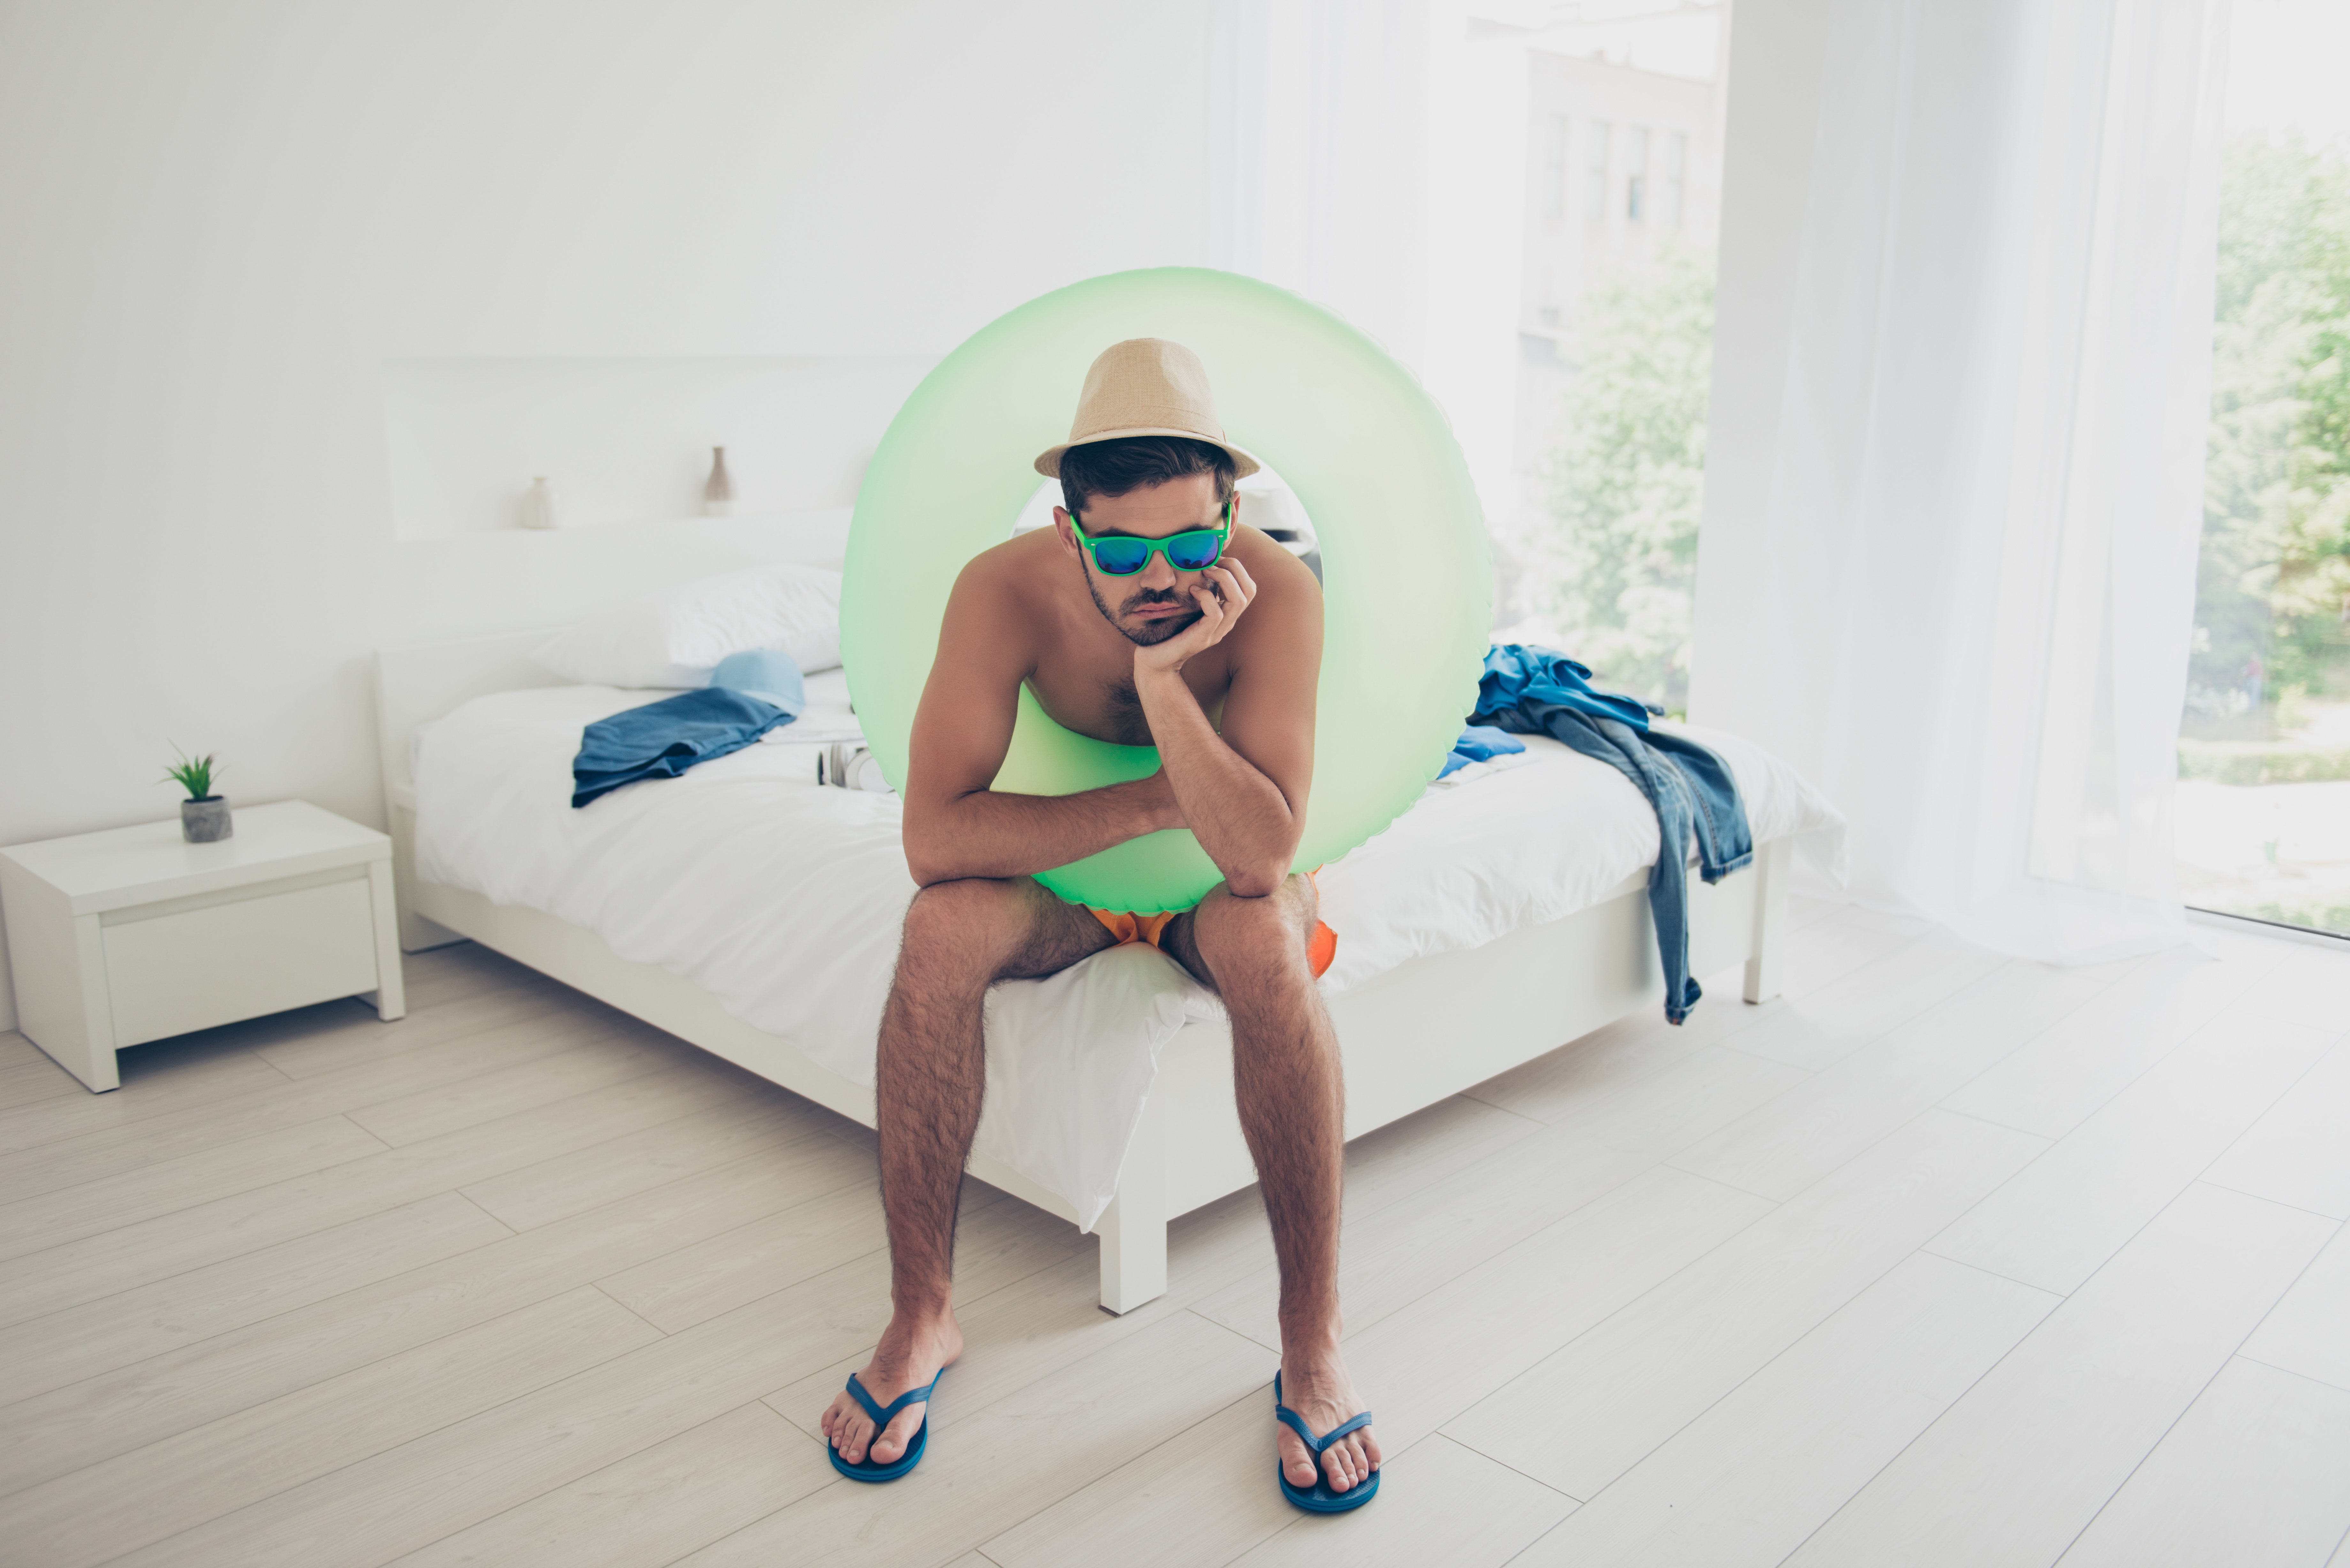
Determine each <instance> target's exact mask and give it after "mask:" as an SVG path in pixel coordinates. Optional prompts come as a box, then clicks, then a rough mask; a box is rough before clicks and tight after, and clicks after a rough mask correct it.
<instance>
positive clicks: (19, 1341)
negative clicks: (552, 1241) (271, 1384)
mask: <svg viewBox="0 0 2350 1568" xmlns="http://www.w3.org/2000/svg"><path fill="white" fill-rule="evenodd" d="M512 1233H513V1232H511V1231H508V1230H507V1229H506V1227H504V1225H501V1224H499V1223H498V1222H497V1221H496V1220H494V1219H492V1218H491V1217H490V1216H489V1215H487V1214H484V1213H483V1212H482V1210H480V1209H478V1208H476V1207H475V1206H474V1205H473V1204H471V1203H468V1202H467V1201H465V1199H463V1198H461V1197H459V1196H458V1195H457V1194H455V1193H453V1192H442V1193H438V1194H435V1195H434V1196H432V1197H431V1198H421V1199H417V1200H416V1201H415V1202H413V1203H409V1204H403V1205H401V1206H400V1208H398V1209H388V1210H384V1211H383V1212H382V1213H380V1214H369V1215H367V1216H365V1217H364V1218H361V1219H359V1220H352V1221H351V1222H350V1223H348V1224H347V1225H338V1226H335V1227H333V1228H332V1229H330V1230H327V1231H319V1232H317V1234H315V1235H310V1236H300V1237H296V1239H295V1240H293V1241H284V1242H280V1243H279V1244H278V1245H276V1246H275V1247H265V1248H264V1249H262V1250H261V1251H258V1252H248V1253H245V1254H244V1256H242V1257H236V1258H231V1259H228V1260H227V1261H225V1262H219V1263H215V1264H213V1265H212V1266H211V1267H210V1268H204V1269H194V1270H191V1271H190V1272H187V1273H184V1274H175V1275H173V1276H172V1278H170V1279H168V1280H160V1281H158V1282H155V1283H153V1284H151V1285H144V1286H141V1287H140V1288H139V1289H137V1290H131V1291H124V1292H122V1293H120V1294H118V1295H111V1296H107V1297H104V1298H102V1299H100V1300H99V1301H95V1302H86V1303H82V1304H81V1305H79V1306H77V1307H73V1308H70V1309H68V1311H65V1312H62V1313H52V1314H49V1315H48V1316H47V1317H36V1318H33V1319H31V1320H29V1321H27V1322H25V1323H20V1324H13V1325H11V1326H10V1327H8V1328H5V1329H0V1490H13V1489H11V1488H10V1487H9V1485H8V1483H7V1480H6V1479H5V1478H7V1477H8V1476H10V1475H11V1474H13V1473H16V1471H15V1469H14V1466H15V1464H16V1463H17V1462H18V1461H19V1460H20V1459H23V1458H24V1456H20V1455H17V1454H16V1452H15V1448H16V1437H17V1434H19V1433H22V1432H26V1431H29V1430H31V1429H32V1428H31V1426H30V1425H29V1424H28V1422H27V1420H26V1412H25V1411H24V1410H22V1409H11V1408H8V1407H9V1406H11V1405H13V1404H15V1403H16V1402H17V1401H21V1400H25V1399H29V1398H31V1397H34V1396H35V1395H37V1394H42V1393H46V1392H47V1391H48V1390H50V1389H55V1388H62V1387H66V1386H68V1385H71V1384H74V1383H78V1382H80V1381H82V1380H83V1379H84V1378H88V1377H95V1376H99V1374H101V1373H104V1372H108V1371H110V1370H112V1369H113V1368H116V1367H119V1366H130V1364H132V1363H134V1362H139V1361H144V1360H146V1359H147V1358H148V1357H150V1356H154V1355H162V1354H164V1353H165V1352H167V1351H170V1350H172V1349H173V1348H175V1347H177V1346H179V1345H191V1344H194V1343H197V1342H199V1341H202V1340H205V1339H210V1338H212V1337H213V1335H215V1334H226V1333H227V1332H229V1331H230V1330H232V1329H234V1328H240V1327H242V1326H244V1324H250V1323H258V1322H260V1321H262V1320H264V1319H265V1318H271V1317H275V1316H276V1315H278V1314H281V1313H286V1312H291V1311H293V1310H295V1309H296V1308H297V1307H300V1306H303V1305H306V1304H307V1303H312V1302H317V1301H324V1300H326V1299H328V1297H331V1296H336V1295H340V1294H342V1293H344V1292H347V1291H351V1290H356V1289H358V1288H359V1287H360V1286H363V1285H367V1284H371V1283H373V1282H375V1281H378V1280H381V1279H388V1278H390V1277H392V1276H395V1275H398V1274H403V1273H406V1272H408V1271H410V1270H411V1269H415V1268H420V1267H422V1266H423V1265H425V1264H427V1263H432V1262H438V1261H439V1260H441V1259H443V1258H449V1257H453V1256H455V1255H457V1254H458V1253H461V1252H470V1251H473V1249H474V1248H476V1247H482V1246H486V1245H487V1244H489V1243H490V1242H492V1241H497V1240H499V1239H501V1238H503V1237H505V1236H508V1235H511V1234H512ZM34 1445H35V1447H36V1448H38V1449H43V1450H45V1452H44V1455H43V1459H44V1462H55V1459H56V1457H57V1456H56V1451H55V1448H54V1444H53V1442H52V1441H51V1440H50V1439H48V1438H36V1439H34ZM19 1484H21V1483H19Z"/></svg>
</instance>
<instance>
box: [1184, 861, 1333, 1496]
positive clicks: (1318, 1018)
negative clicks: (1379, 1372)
mask: <svg viewBox="0 0 2350 1568" xmlns="http://www.w3.org/2000/svg"><path fill="white" fill-rule="evenodd" d="M1314 922H1315V892H1314V885H1313V883H1312V882H1310V881H1308V880H1307V879H1306V878H1305V877H1290V878H1289V880H1288V881H1287V882H1285V883H1284V884H1283V886H1282V887H1281V888H1279V889H1278V890H1277V891H1275V892H1274V894H1273V895H1272V896H1270V897H1268V898H1239V897H1236V896H1234V895H1233V894H1232V893H1231V892H1230V891H1228V890H1227V889H1225V888H1221V887H1220V888H1216V889H1215V890H1214V891H1213V892H1211V893H1210V894H1209V895H1208V897H1207V898H1204V899H1202V900H1201V903H1200V905H1199V907H1198V908H1197V909H1192V910H1191V911H1189V912H1188V913H1186V914H1184V915H1182V916H1180V917H1178V918H1177V919H1174V920H1172V921H1170V922H1169V925H1168V930H1167V935H1166V940H1165V942H1164V946H1165V948H1166V949H1167V950H1169V951H1170V952H1172V953H1173V954H1174V956H1175V958H1176V959H1177V960H1178V961H1180V962H1181V963H1182V964H1183V966H1184V967H1185V968H1187V969H1189V970H1190V971H1191V972H1192V973H1193V974H1195V975H1198V976H1199V977H1200V979H1201V981H1204V982H1206V983H1207V984H1209V985H1211V986H1213V987H1214V988H1215V990H1216V992H1217V994H1218V995H1220V996H1221V997H1222V999H1223V1002H1224V1010H1225V1011H1226V1012H1229V1013H1230V1014H1231V1015H1232V1094H1233V1098H1234V1099H1235V1100H1236V1101H1237V1102H1238V1105H1239V1109H1240V1118H1241V1131H1242V1133H1243V1135H1244V1136H1245V1137H1247V1139H1248V1146H1249V1153H1250V1154H1251V1156H1253V1158H1255V1160H1256V1171H1257V1180H1258V1184H1259V1188H1260V1190H1262V1191H1263V1195H1264V1210H1265V1216H1266V1219H1267V1220H1269V1221H1270V1222H1271V1224H1272V1228H1273V1249H1274V1258H1275V1259H1276V1260H1277V1261H1278V1262H1279V1263H1280V1266H1281V1369H1282V1394H1283V1398H1284V1402H1285V1403H1286V1404H1287V1405H1288V1406H1289V1407H1290V1408H1291V1409H1293V1410H1295V1411H1296V1412H1297V1413H1298V1414H1299V1415H1300V1416H1302V1417H1305V1421H1306V1423H1307V1424H1308V1425H1309V1426H1311V1427H1313V1428H1314V1429H1315V1431H1317V1432H1326V1431H1328V1430H1329V1429H1330V1428H1333V1427H1336V1426H1338V1425H1339V1424H1341V1423H1342V1422H1344V1421H1345V1420H1347V1418H1348V1417H1351V1416H1354V1415H1356V1414H1357V1413H1358V1412H1359V1411H1360V1410H1361V1409H1362V1408H1363V1407H1362V1403H1361V1402H1360V1401H1359V1400H1357V1398H1356V1397H1355V1389H1354V1385H1353V1383H1352V1382H1351V1381H1350V1380H1349V1379H1348V1378H1347V1367H1346V1361H1345V1358H1344V1357H1343V1356H1342V1355H1340V1354H1339V1350H1338V1336H1339V1334H1340V1331H1341V1324H1340V1318H1339V1314H1338V1216H1339V1200H1340V1197H1341V1193H1342V1190H1343V1186H1344V1180H1345V1161H1346V1093H1345V1086H1344V1082H1343V1079H1342V1075H1341V1072H1340V1064H1339V1058H1338V1037H1337V1033H1336V1031H1335V1030H1334V1029H1333V1028H1332V1027H1331V1024H1330V1013H1329V1010H1328V1009H1327V1008H1326V1007H1325V1006H1324V1005H1323V1003H1322V993H1321V992H1320V991H1319V990H1318V989H1317V988H1316V987H1315V982H1314V974H1313V971H1312V969H1311V968H1310V967H1309V965H1308V963H1307V961H1306V942H1307V939H1308V937H1309V935H1310V933H1311V932H1312V931H1313V929H1314ZM1277 1435H1278V1438H1279V1440H1280V1447H1281V1457H1282V1464H1283V1467H1284V1469H1285V1471H1286V1472H1287V1474H1288V1476H1289V1480H1290V1481H1291V1483H1292V1484H1293V1485H1296V1486H1310V1485H1312V1484H1313V1481H1314V1461H1313V1459H1312V1458H1311V1457H1309V1456H1308V1454H1307V1453H1306V1451H1305V1444H1304V1443H1303V1442H1301V1441H1300V1440H1299V1439H1298V1438H1297V1436H1296V1434H1295V1433H1293V1432H1292V1431H1290V1429H1289V1428H1287V1427H1282V1428H1279V1430H1278V1434H1277ZM1379 1461H1380V1450H1379V1445H1378V1438H1377V1437H1376V1436H1375V1435H1374V1434H1373V1432H1372V1429H1371V1428H1367V1427H1366V1428H1363V1429H1361V1430H1360V1431H1357V1432H1356V1433H1354V1434H1352V1435H1350V1436H1348V1437H1347V1438H1342V1439H1340V1440H1339V1441H1338V1442H1336V1443H1333V1444H1331V1445H1330V1447H1329V1448H1328V1449H1325V1450H1324V1451H1323V1465H1322V1468H1323V1472H1324V1474H1325V1475H1326V1477H1327V1478H1328V1480H1329V1483H1330V1486H1331V1489H1332V1490H1336V1491H1345V1490H1348V1489H1350V1488H1352V1487H1354V1486H1356V1485H1357V1484H1359V1483H1360V1482H1361V1481H1363V1480H1365V1479H1366V1478H1367V1477H1368V1476H1369V1475H1370V1473H1371V1472H1372V1471H1373V1470H1375V1469H1378V1465H1379Z"/></svg>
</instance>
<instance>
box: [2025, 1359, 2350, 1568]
mask: <svg viewBox="0 0 2350 1568" xmlns="http://www.w3.org/2000/svg"><path fill="white" fill-rule="evenodd" d="M2345 1531H2350V1392H2345V1390H2343V1389H2340V1388H2335V1387H2333V1386H2329V1385H2327V1384H2324V1383H2317V1382H2314V1381H2312V1380H2311V1379H2309V1378H2306V1377H2296V1376H2293V1374H2292V1373H2290V1372H2280V1371H2278V1370H2277V1369H2276V1368H2275V1367H2272V1366H2262V1365H2261V1364H2260V1363H2259V1362H2256V1361H2244V1360H2241V1359H2239V1360H2235V1361H2231V1362H2230V1363H2229V1364H2228V1365H2227V1366H2225V1367H2223V1368H2221V1369H2220V1376H2217V1377H2215V1378H2213V1379H2212V1380H2211V1386H2210V1387H2208V1388H2206V1389H2204V1390H2203V1392H2202V1394H2201V1396H2200V1397H2198V1398H2197V1399H2196V1401H2195V1403H2194V1404H2192V1405H2190V1406H2189V1407H2188V1409H2187V1414H2185V1415H2184V1416H2181V1417H2179V1418H2178V1425H2177V1426H2175V1427H2173V1428H2170V1430H2169V1432H2168V1433H2167V1434H2166V1435H2165V1436H2164V1438H2163V1439H2162V1441H2161V1442H2160V1443H2159V1444H2158V1445H2157V1446H2156V1448H2155V1450H2154V1452H2153V1453H2152V1454H2150V1455H2148V1456H2147V1460H2146V1463H2144V1464H2143V1465H2140V1466H2139V1467H2138V1469H2137V1474H2135V1475H2133V1476H2131V1477H2130V1479H2129V1481H2128V1484H2126V1485H2125V1486H2124V1487H2123V1488H2122V1490H2120V1491H2119V1492H2118V1493H2117V1494H2116V1496H2115V1498H2114V1500H2113V1501H2111V1502H2109V1503H2107V1504H2106V1508H2105V1511H2104V1512H2102V1513H2100V1514H2098V1515H2097V1517H2096V1519H2095V1521H2094V1522H2093V1523H2091V1524H2090V1526H2089V1528H2088V1529H2087V1530H2085V1531H2083V1532H2081V1538H2080V1539H2079V1540H2078V1541H2076V1542H2074V1543H2073V1549H2072V1550H2071V1551H2069V1552H2065V1553H2064V1557H2063V1558H2062V1559H2061V1560H2060V1561H2061V1562H2062V1563H2064V1568H2323V1565H2324V1562H2325V1560H2326V1559H2327V1558H2328V1557H2330V1556H2332V1555H2333V1553H2334V1543H2335V1542H2338V1541H2340V1540H2341V1539H2342V1537H2343V1533H2344V1532H2345Z"/></svg>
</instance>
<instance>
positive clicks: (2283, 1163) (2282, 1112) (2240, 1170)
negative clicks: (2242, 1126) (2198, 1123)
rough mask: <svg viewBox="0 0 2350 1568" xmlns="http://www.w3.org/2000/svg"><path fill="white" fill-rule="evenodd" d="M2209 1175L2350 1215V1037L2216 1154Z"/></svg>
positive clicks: (2279, 1199)
mask: <svg viewBox="0 0 2350 1568" xmlns="http://www.w3.org/2000/svg"><path fill="white" fill-rule="evenodd" d="M2204 1179H2206V1180H2208V1181H2210V1182H2211V1183H2212V1184H2213V1185H2214V1186H2218V1187H2229V1188H2233V1189H2235V1190H2237V1191H2238V1192H2249V1193H2251V1195H2252V1196H2253V1197H2255V1198H2266V1199H2270V1200H2271V1201H2272V1202H2276V1203H2290V1204H2292V1205H2293V1207H2294V1208H2296V1209H2307V1210H2311V1211H2313V1212H2314V1213H2318V1214H2330V1215H2332V1216H2333V1217H2334V1219H2336V1220H2350V1037H2345V1038H2344V1039H2342V1040H2340V1041H2337V1042H2336V1043H2335V1044H2334V1048H2333V1049H2332V1050H2330V1051H2328V1052H2327V1053H2326V1054H2325V1055H2324V1056H2323V1057H2321V1058H2320V1059H2319V1061H2318V1063H2317V1064H2316V1065H2315V1066H2314V1067H2312V1068H2311V1069H2310V1070H2309V1072H2308V1073H2307V1074H2306V1075H2304V1076H2303V1078H2302V1080H2301V1081H2300V1082H2299V1083H2297V1084H2295V1085H2293V1087H2292V1088H2290V1089H2288V1090H2286V1091H2285V1093H2284V1096H2283V1097H2282V1099H2280V1100H2278V1101H2277V1103H2276V1104H2275V1105H2274V1106H2271V1107H2270V1108H2269V1110H2268V1112H2267V1113H2266V1114H2265V1115H2263V1116H2262V1117H2261V1119H2260V1120H2259V1121H2257V1122H2254V1123H2253V1124H2252V1126H2251V1128H2250V1130H2248V1131H2247V1132H2246V1133H2245V1134H2244V1136H2243V1137H2240V1138H2238V1139H2237V1140H2236V1141H2235V1143H2233V1144H2232V1145H2230V1147H2229V1149H2228V1152H2227V1153H2225V1154H2223V1155H2221V1156H2220V1158H2218V1159H2217V1160H2214V1161H2213V1162H2212V1164H2211V1168H2210V1170H2209V1171H2208V1172H2207V1173H2206V1174H2205V1177H2204Z"/></svg>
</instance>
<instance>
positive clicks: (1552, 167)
mask: <svg viewBox="0 0 2350 1568" xmlns="http://www.w3.org/2000/svg"><path fill="white" fill-rule="evenodd" d="M1569 123H1570V122H1569V121H1568V119H1567V117H1566V116H1565V115H1563V114H1554V115H1552V116H1551V117H1550V119H1549V121H1548V124H1547V126H1546V128H1545V134H1544V140H1543V176H1542V179H1543V183H1542V202H1543V217H1544V221H1546V222H1549V223H1564V222H1565V221H1566V205H1567V198H1568V190H1567V181H1566V129H1567V126H1568V124H1569Z"/></svg>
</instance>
